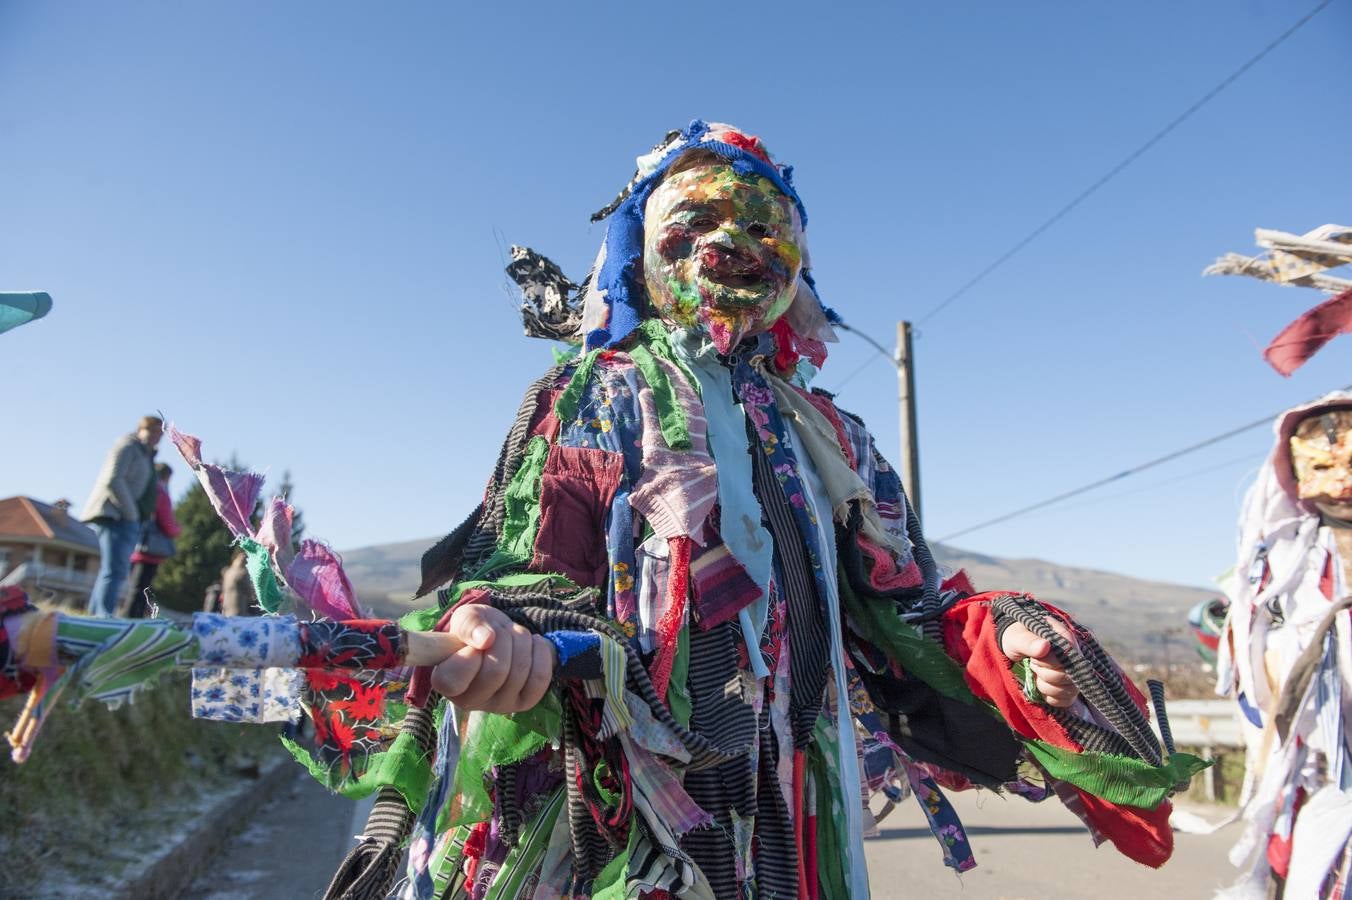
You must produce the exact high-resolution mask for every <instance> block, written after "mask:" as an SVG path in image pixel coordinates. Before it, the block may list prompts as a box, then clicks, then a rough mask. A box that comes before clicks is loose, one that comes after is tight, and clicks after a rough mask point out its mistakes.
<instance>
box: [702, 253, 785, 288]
mask: <svg viewBox="0 0 1352 900" xmlns="http://www.w3.org/2000/svg"><path fill="white" fill-rule="evenodd" d="M699 273H700V275H702V276H703V277H704V278H707V279H708V280H709V281H713V282H717V283H718V284H722V285H727V286H728V287H734V288H754V287H759V286H761V285H763V284H765V283H766V282H767V281H768V280H769V279H768V277H767V276H768V275H769V271H768V269H767V267H766V265H765V263H763V262H761V261H760V260H759V259H757V258H756V257H754V256H753V255H751V254H750V253H746V252H745V251H742V250H738V249H735V248H731V247H716V246H715V247H705V248H703V249H702V250H700V252H699Z"/></svg>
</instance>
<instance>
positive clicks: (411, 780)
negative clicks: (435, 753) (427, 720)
mask: <svg viewBox="0 0 1352 900" xmlns="http://www.w3.org/2000/svg"><path fill="white" fill-rule="evenodd" d="M281 741H282V746H284V747H286V749H287V750H288V751H290V753H291V755H292V756H294V757H295V758H296V761H297V762H299V763H300V764H301V765H303V766H305V768H306V769H308V770H309V771H310V774H311V775H313V776H314V778H315V780H316V781H318V782H319V783H320V784H322V785H324V787H326V788H328V789H329V790H331V791H333V792H335V793H337V794H341V795H342V796H344V797H347V798H348V799H349V800H360V799H361V798H363V797H367V796H369V795H371V794H374V793H375V792H376V791H378V790H380V789H381V788H382V787H385V786H386V785H393V786H394V787H395V788H396V789H398V791H399V793H400V794H401V795H403V798H404V802H405V803H407V804H408V806H409V809H411V810H413V812H414V813H415V814H416V813H417V812H418V811H419V810H421V809H422V807H423V804H424V803H426V802H427V793H428V791H429V790H431V788H432V763H431V760H430V759H429V758H428V757H427V756H424V755H423V753H422V751H421V750H419V749H418V740H417V738H415V737H414V736H413V735H411V734H408V733H405V732H400V734H399V736H398V737H396V738H395V739H394V743H392V744H390V748H389V749H388V750H383V751H381V752H379V753H371V754H369V755H368V756H367V757H366V759H365V760H364V761H363V762H362V772H361V773H360V774H356V766H355V765H354V766H353V768H352V770H351V771H349V772H347V773H344V772H343V771H342V769H341V768H340V767H339V766H325V765H323V764H321V763H319V762H318V761H316V760H315V759H314V757H312V756H311V755H310V752H309V751H308V750H306V749H305V748H304V747H302V746H300V745H299V744H297V743H296V742H295V741H292V740H289V739H288V738H282V739H281Z"/></svg>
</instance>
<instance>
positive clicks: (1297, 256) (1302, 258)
mask: <svg viewBox="0 0 1352 900" xmlns="http://www.w3.org/2000/svg"><path fill="white" fill-rule="evenodd" d="M1254 242H1255V243H1257V244H1258V246H1259V247H1262V248H1263V249H1265V250H1267V251H1268V253H1267V254H1265V255H1261V256H1244V255H1242V254H1239V253H1227V254H1225V255H1224V256H1222V257H1221V258H1220V259H1218V260H1216V261H1215V262H1214V263H1212V264H1211V265H1210V266H1207V268H1206V269H1204V270H1203V271H1202V274H1203V275H1248V276H1250V277H1252V278H1260V279H1262V280H1263V281H1271V282H1275V283H1277V284H1284V285H1299V286H1301V287H1312V288H1317V289H1319V290H1321V291H1324V292H1325V293H1329V294H1337V293H1341V292H1343V291H1346V290H1348V289H1349V288H1352V279H1348V278H1340V277H1338V276H1335V275H1329V274H1327V272H1326V270H1328V269H1336V268H1338V267H1339V266H1343V265H1346V264H1348V263H1352V228H1349V227H1348V226H1346V225H1321V226H1319V227H1318V228H1316V229H1314V230H1313V231H1309V232H1307V233H1305V234H1303V235H1298V234H1289V233H1287V232H1285V231H1277V230H1275V229H1271V228H1257V229H1254Z"/></svg>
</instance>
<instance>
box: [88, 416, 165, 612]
mask: <svg viewBox="0 0 1352 900" xmlns="http://www.w3.org/2000/svg"><path fill="white" fill-rule="evenodd" d="M163 434H164V422H163V420H161V419H160V418H159V417H158V416H142V417H141V421H140V423H139V424H138V425H137V428H136V431H135V432H133V433H132V434H128V435H124V436H123V437H122V438H120V439H118V441H117V443H115V444H113V447H112V449H111V450H109V451H108V457H107V459H105V460H104V462H103V468H102V470H100V472H99V477H98V480H97V481H95V482H94V489H93V490H92V491H91V492H90V495H89V500H88V501H87V502H86V503H85V507H84V512H83V513H81V515H80V521H82V522H86V523H88V524H89V525H90V526H91V527H92V528H93V529H94V533H95V534H97V535H98V539H99V574H98V577H97V578H95V580H94V590H93V592H92V593H90V595H89V607H88V612H89V614H90V615H91V616H111V615H113V614H114V612H115V611H116V610H117V602H118V596H119V595H120V594H121V593H122V585H123V584H124V583H125V582H126V580H127V573H128V571H129V570H130V569H131V554H132V551H133V550H135V549H136V544H137V542H138V541H140V539H141V523H142V521H143V520H145V519H148V518H149V517H150V516H153V515H154V510H155V505H154V504H155V477H154V476H155V447H156V446H157V445H158V444H159V442H160V437H161V436H162V435H163Z"/></svg>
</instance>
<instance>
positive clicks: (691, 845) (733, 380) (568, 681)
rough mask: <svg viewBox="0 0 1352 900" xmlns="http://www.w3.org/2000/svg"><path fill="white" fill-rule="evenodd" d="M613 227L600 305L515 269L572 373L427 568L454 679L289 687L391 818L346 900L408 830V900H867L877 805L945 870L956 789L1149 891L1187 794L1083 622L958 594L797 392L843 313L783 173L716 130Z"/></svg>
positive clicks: (827, 411)
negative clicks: (823, 281) (868, 797)
mask: <svg viewBox="0 0 1352 900" xmlns="http://www.w3.org/2000/svg"><path fill="white" fill-rule="evenodd" d="M606 217H609V220H610V221H609V223H608V228H607V231H606V235H605V239H604V243H603V245H602V248H601V251H600V254H599V256H598V257H597V260H596V264H595V265H594V267H593V269H592V271H591V273H590V274H589V275H588V277H587V278H586V279H585V280H584V281H583V283H582V284H581V285H580V286H575V285H573V284H572V283H571V282H569V281H568V280H567V279H566V278H565V277H564V276H563V274H562V272H561V271H560V270H559V269H558V267H557V266H554V265H553V264H552V263H549V262H548V261H547V260H544V259H543V258H541V257H539V256H537V255H535V254H533V253H532V252H530V251H526V250H517V251H515V252H514V261H513V263H512V269H511V272H512V274H513V276H514V277H516V278H517V279H518V281H520V282H522V283H523V284H525V285H527V286H528V289H527V292H526V295H527V301H528V303H530V304H531V306H532V311H533V315H532V316H531V317H530V319H531V325H530V327H531V329H532V330H533V331H536V332H538V333H540V334H543V335H545V336H549V337H552V338H563V339H569V338H575V339H576V341H577V343H578V344H579V345H580V349H579V351H578V353H577V354H576V356H575V357H574V358H572V359H570V360H569V361H567V362H564V363H561V364H559V365H556V366H555V367H553V368H552V369H550V370H549V371H548V372H546V373H545V374H544V376H543V377H541V378H540V379H538V380H537V381H536V382H535V383H534V384H532V385H531V386H530V387H529V388H528V390H527V391H526V395H525V399H524V401H523V402H522V405H521V407H520V410H519V412H518V414H517V416H516V419H515V421H514V423H513V424H512V427H511V429H510V431H509V433H508V436H507V439H506V441H505V442H504V444H503V447H502V452H501V454H500V456H499V459H498V463H497V466H496V469H495V471H494V473H493V476H492V478H491V480H490V482H489V485H488V488H487V490H486V492H485V497H484V501H483V503H482V504H481V505H480V506H479V508H478V509H476V510H475V511H474V512H473V513H472V514H471V515H470V516H469V518H468V519H466V520H465V521H464V523H463V524H461V525H460V526H459V527H457V528H456V529H454V530H453V531H452V532H451V533H450V534H448V535H447V536H446V538H444V539H443V540H442V541H441V542H440V543H438V544H437V545H436V546H435V547H433V548H432V549H431V550H429V551H428V553H427V554H426V556H425V557H424V559H423V584H422V588H421V590H420V592H419V593H420V595H432V593H433V592H435V596H436V598H437V600H438V602H437V603H436V604H435V605H433V606H429V608H427V609H426V610H424V611H421V612H418V613H413V614H411V615H409V616H407V617H405V619H404V620H402V622H401V624H402V625H403V627H404V628H405V629H406V630H407V631H411V632H423V631H440V632H444V633H445V635H446V636H447V637H448V639H449V640H450V641H451V642H452V644H453V646H455V647H456V648H457V649H456V650H455V652H454V653H453V654H449V655H448V658H446V659H444V660H443V661H441V662H439V663H438V664H436V665H435V666H426V667H422V668H418V669H415V670H414V671H413V673H412V674H411V678H410V680H409V686H408V691H407V694H406V695H404V696H402V697H392V698H391V699H392V700H394V699H397V700H399V702H398V703H394V702H392V703H390V704H388V705H387V706H386V707H384V709H383V711H381V708H380V707H379V705H378V704H377V703H375V702H374V700H373V701H372V703H371V704H370V707H371V708H370V710H369V711H368V712H366V713H363V714H362V715H363V719H362V721H361V722H359V723H357V727H354V723H353V711H354V710H359V709H366V707H365V706H364V704H366V703H367V698H368V695H370V696H371V697H373V698H374V697H376V695H378V694H380V693H381V692H382V691H383V692H385V693H390V692H391V691H392V689H393V687H395V686H398V687H399V689H400V690H401V691H402V688H403V684H402V682H401V681H399V680H397V679H385V680H382V679H380V678H366V679H364V680H361V681H357V680H354V679H353V678H351V677H348V676H343V677H337V678H336V677H333V676H332V675H331V672H329V671H328V670H326V669H324V668H322V663H323V659H322V658H321V657H318V656H316V657H314V659H313V666H314V667H309V668H307V667H306V666H305V660H304V659H303V660H302V663H301V666H302V668H303V669H304V671H306V676H305V677H306V687H305V688H304V696H305V699H304V703H305V705H306V706H307V708H308V709H309V710H310V711H311V713H312V715H314V717H315V721H316V730H317V733H318V739H319V741H320V746H319V747H317V748H315V749H314V750H312V751H310V752H309V754H308V758H309V764H310V765H311V767H312V769H313V771H315V773H316V774H317V775H318V776H319V777H320V778H322V779H323V780H324V781H325V782H326V783H327V784H329V785H330V786H331V787H333V788H335V789H338V790H342V791H344V792H345V793H347V794H349V795H353V796H356V795H361V794H363V793H370V792H372V791H375V790H380V800H379V802H378V803H377V806H376V812H375V813H373V815H372V820H371V823H370V824H369V825H368V829H367V838H366V841H365V842H364V844H363V847H360V848H358V850H359V853H357V854H356V855H354V856H353V857H350V858H349V860H348V863H346V864H345V866H344V869H343V870H341V871H340V873H339V876H338V877H337V878H336V880H335V885H334V887H332V888H331V891H330V896H354V897H355V896H381V895H382V893H383V885H381V886H380V887H379V889H377V888H372V887H371V884H372V883H374V882H368V881H366V880H365V879H366V878H367V873H368V872H370V871H371V870H372V869H373V868H374V867H377V866H376V862H378V861H380V860H385V861H388V860H391V859H397V858H398V852H397V846H398V842H399V841H400V840H401V839H403V837H404V834H406V833H407V829H408V828H409V826H410V825H411V832H412V834H411V838H410V839H409V844H408V846H409V867H410V868H409V872H408V879H407V882H406V888H405V896H408V897H416V898H432V897H448V896H449V897H474V898H484V897H494V898H497V897H502V898H507V897H512V898H515V897H539V898H545V897H552V898H560V897H589V896H590V897H606V898H611V897H635V896H641V897H669V896H678V897H700V898H709V900H713V898H720V900H722V898H735V897H764V898H771V897H775V898H787V897H799V898H809V897H810V898H815V897H830V898H839V897H866V896H868V893H869V886H868V878H867V872H866V869H865V862H864V853H863V846H862V843H861V834H862V833H863V831H864V830H865V826H866V824H867V821H866V816H867V810H866V806H865V804H864V802H863V795H864V793H865V790H866V788H877V787H886V788H888V789H889V790H890V791H891V796H892V797H893V798H894V799H895V797H896V796H897V795H898V788H902V787H904V788H905V789H908V790H913V791H914V793H915V794H916V797H917V799H918V800H920V801H921V806H922V808H923V809H924V811H925V814H926V816H927V817H928V819H929V821H930V824H931V827H932V829H933V831H934V833H935V835H936V836H937V837H938V838H939V843H940V847H941V851H942V856H943V859H944V861H945V862H946V863H947V864H948V865H949V866H951V867H953V868H955V869H957V870H959V871H961V870H965V869H967V868H970V867H971V866H972V865H974V861H973V859H972V854H971V850H970V847H969V846H968V843H967V840H966V837H965V835H964V834H963V831H962V829H961V827H960V825H959V823H958V822H957V820H956V816H955V815H954V813H953V810H952V807H951V806H950V805H949V804H948V802H947V800H946V799H945V798H944V795H943V790H942V788H949V789H965V788H970V787H974V786H981V787H986V788H990V789H994V790H1004V791H1009V792H1014V793H1019V794H1022V795H1024V796H1026V797H1028V798H1029V799H1033V800H1039V799H1043V798H1045V797H1050V796H1052V795H1055V796H1057V797H1058V798H1059V799H1061V800H1062V801H1063V802H1065V803H1066V805H1067V806H1069V807H1070V808H1071V809H1072V810H1074V811H1075V812H1076V814H1077V815H1079V816H1080V817H1081V818H1082V819H1083V820H1084V821H1085V823H1086V825H1087V826H1088V828H1089V830H1090V832H1091V834H1092V836H1093V838H1094V839H1095V841H1102V840H1110V841H1112V842H1113V843H1114V845H1116V847H1117V848H1118V849H1119V850H1121V851H1122V852H1124V853H1125V854H1127V855H1128V856H1130V857H1131V858H1133V859H1136V860H1138V861H1140V862H1142V863H1145V864H1148V865H1152V866H1158V865H1160V864H1162V863H1163V862H1164V861H1165V860H1166V859H1167V858H1168V856H1169V854H1170V852H1171V850H1172V837H1171V834H1170V832H1169V828H1168V825H1167V818H1168V813H1169V804H1168V801H1167V799H1166V798H1167V796H1168V795H1169V794H1170V793H1171V792H1172V791H1173V790H1175V789H1176V787H1177V786H1178V785H1179V784H1181V783H1185V782H1186V781H1187V779H1188V778H1189V777H1190V776H1191V774H1192V773H1193V772H1194V771H1196V769H1197V768H1198V767H1200V765H1201V763H1199V762H1198V761H1196V760H1194V759H1192V758H1190V757H1187V756H1185V755H1183V754H1172V752H1171V751H1172V748H1168V749H1169V751H1170V753H1169V755H1168V756H1167V758H1166V754H1165V753H1164V752H1162V751H1161V748H1160V747H1159V744H1158V742H1157V741H1156V739H1155V738H1154V736H1153V734H1152V732H1151V731H1150V728H1149V725H1148V723H1147V714H1148V706H1147V702H1146V700H1145V698H1144V697H1143V696H1142V695H1141V694H1140V693H1139V692H1138V691H1137V690H1136V689H1135V688H1134V687H1133V686H1132V685H1131V683H1130V682H1129V681H1128V680H1127V679H1125V678H1124V677H1123V675H1122V673H1121V672H1120V671H1119V670H1118V668H1117V667H1116V666H1115V665H1114V664H1113V663H1112V662H1111V660H1109V659H1108V658H1107V657H1106V656H1105V655H1104V654H1103V653H1102V651H1101V650H1100V649H1099V647H1098V645H1097V643H1096V642H1095V641H1094V640H1093V638H1092V636H1090V635H1089V634H1088V633H1087V632H1085V631H1084V630H1083V629H1081V628H1080V627H1079V626H1077V625H1076V623H1075V622H1074V621H1073V620H1072V619H1071V618H1070V617H1069V616H1067V615H1066V614H1065V613H1063V612H1061V611H1060V610H1057V609H1054V608H1052V607H1050V606H1047V605H1044V604H1041V603H1039V602H1038V601H1036V600H1034V599H1032V598H1030V597H1028V596H1027V595H1024V594H1017V593H991V594H976V595H974V594H973V592H972V589H971V587H970V585H968V584H967V583H966V581H965V579H963V578H961V577H955V578H953V579H950V580H949V581H948V582H944V581H943V580H942V576H941V574H940V572H939V570H938V568H937V566H936V564H935V562H934V559H933V557H932V556H931V555H930V552H929V549H928V547H927V545H926V543H925V539H924V536H923V535H922V533H921V531H920V527H919V524H918V522H917V520H916V517H915V515H914V513H913V511H912V510H911V508H910V506H909V504H908V503H907V500H906V497H905V495H904V494H903V492H902V490H901V483H900V479H899V478H898V476H897V473H896V472H895V471H894V470H893V469H892V468H891V467H890V466H889V465H888V464H887V462H886V461H885V460H883V458H882V457H881V455H880V454H879V453H878V451H877V449H876V447H875V446H874V441H873V439H872V437H871V436H870V435H869V432H868V430H867V429H866V428H865V426H864V424H863V423H862V422H861V421H860V420H859V419H858V418H857V417H856V416H853V415H851V414H850V413H848V412H846V411H844V410H842V409H840V408H839V407H837V406H836V405H835V402H834V400H833V399H832V397H831V396H830V395H829V394H826V393H823V392H820V391H814V390H812V389H810V387H809V386H808V378H809V377H810V375H811V374H812V373H813V372H814V371H815V370H816V369H817V368H819V367H820V366H821V365H822V363H823V361H824V359H825V356H826V351H825V343H826V342H828V341H830V340H831V339H832V337H833V335H832V330H831V321H832V319H833V317H834V314H833V313H832V312H830V311H829V310H828V309H826V308H825V307H823V305H822V304H821V302H820V301H819V300H818V297H817V294H816V291H815V288H814V282H813V279H812V275H811V271H810V268H809V264H808V261H807V247H806V242H805V239H804V227H805V225H806V223H807V212H806V210H805V208H804V206H803V203H802V201H801V199H800V198H799V196H798V193H797V191H796V190H795V188H794V186H793V182H792V180H791V177H790V170H789V169H787V168H785V167H781V166H779V165H777V164H776V163H775V162H774V161H773V160H772V159H771V157H770V155H769V154H768V153H767V151H766V149H765V147H764V146H763V145H762V143H761V142H760V140H759V139H757V138H755V137H752V136H750V135H747V134H745V133H744V132H741V131H738V130H737V129H734V128H732V127H730V126H726V125H711V124H706V123H704V122H699V121H696V122H693V123H691V125H690V126H688V127H687V128H685V129H683V130H681V131H675V132H672V133H671V134H669V135H668V136H667V138H666V139H665V140H664V141H663V142H662V143H661V144H660V145H659V146H657V147H656V148H654V150H653V151H652V152H651V153H649V154H647V155H646V156H644V157H642V158H641V159H640V160H639V170H638V173H637V174H636V175H635V177H634V179H633V180H632V181H631V183H630V184H629V186H628V187H627V188H626V189H625V190H624V191H623V192H622V193H621V195H620V196H619V198H617V200H616V201H615V202H614V203H613V204H611V206H610V207H609V208H607V209H606V210H603V211H602V213H600V214H598V218H606ZM241 537H242V539H243V540H247V541H248V542H249V543H248V544H245V549H246V550H249V549H250V546H252V547H254V548H258V547H259V546H260V545H261V546H263V547H264V548H266V547H267V546H275V545H276V544H277V541H275V540H272V541H268V540H264V539H263V535H262V533H261V530H259V532H258V533H255V534H253V536H252V537H250V536H249V535H241ZM250 552H251V553H254V552H255V551H252V550H251V551H250ZM251 559H255V560H257V563H258V564H257V565H256V566H253V567H252V568H251V572H254V571H256V570H257V571H266V570H269V566H270V567H271V569H273V570H277V571H279V572H281V571H282V570H283V568H284V567H283V566H282V564H281V563H280V562H279V561H278V560H277V558H276V554H275V553H273V555H272V556H271V557H269V555H268V552H267V550H266V549H264V550H262V551H261V552H258V553H257V555H256V556H252V557H251ZM312 580H313V579H312ZM267 590H268V589H267V586H266V585H264V586H263V589H262V590H261V591H260V593H259V596H260V598H262V597H263V596H264V595H265V594H266V592H267ZM265 605H267V604H265ZM264 620H266V617H264ZM251 621H254V622H257V621H260V620H258V619H254V620H251ZM347 627H348V628H349V630H355V631H361V629H362V628H364V627H366V626H361V625H359V624H349V626H347ZM411 637H413V635H412V634H409V635H406V638H411ZM343 639H344V640H346V639H347V638H343ZM336 640H337V638H334V640H331V641H330V642H329V643H328V644H326V645H324V647H325V649H326V650H328V651H329V653H330V655H331V654H332V652H333V651H335V650H337V649H339V645H338V644H337V643H335V641H336ZM410 646H411V645H410ZM309 658H310V657H305V659H309ZM292 665H294V664H292ZM404 704H407V709H408V710H409V712H408V715H407V718H406V720H405V724H404V727H403V730H402V731H400V730H399V728H398V721H397V719H396V718H395V714H396V713H399V712H402V711H403V709H404V708H405V705H404ZM334 710H337V711H336V712H335V711H334ZM377 719H378V721H376V720H377ZM434 730H435V736H433V731H434ZM297 752H300V750H299V748H297ZM415 814H416V821H414V818H415ZM389 823H394V824H393V825H392V826H391V827H389V828H386V825H389ZM377 832H380V833H381V834H382V835H384V837H377V836H373V835H376V833H377ZM382 841H383V842H384V843H383V844H382ZM391 848H394V849H393V850H392V849H391ZM362 854H366V856H365V857H363V856H362ZM376 880H379V879H376Z"/></svg>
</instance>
